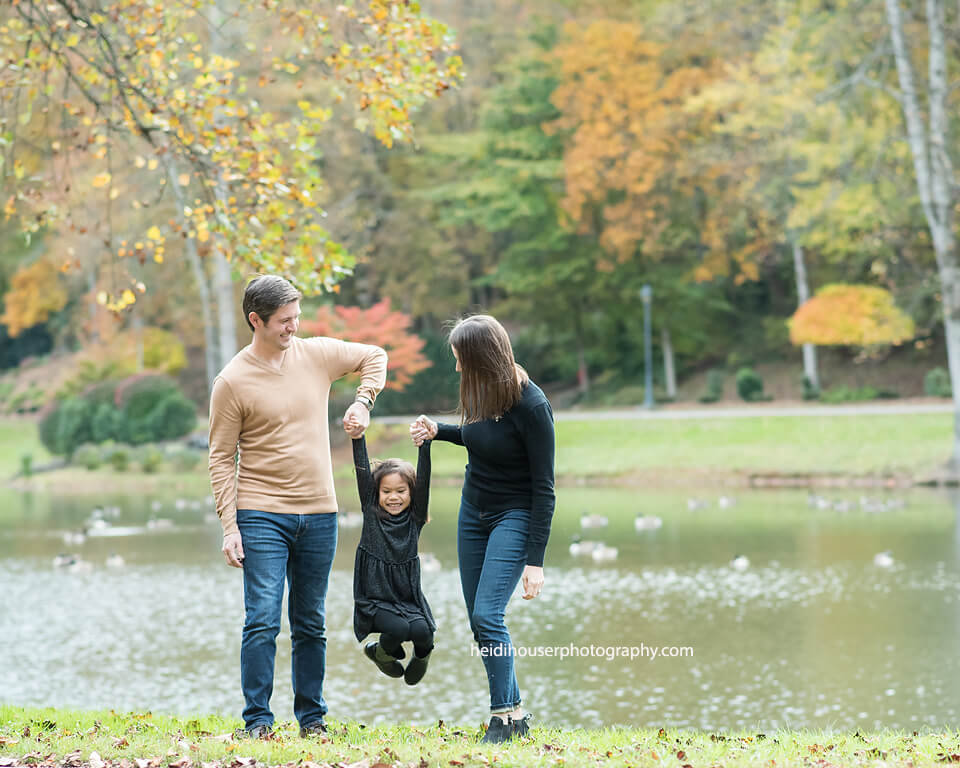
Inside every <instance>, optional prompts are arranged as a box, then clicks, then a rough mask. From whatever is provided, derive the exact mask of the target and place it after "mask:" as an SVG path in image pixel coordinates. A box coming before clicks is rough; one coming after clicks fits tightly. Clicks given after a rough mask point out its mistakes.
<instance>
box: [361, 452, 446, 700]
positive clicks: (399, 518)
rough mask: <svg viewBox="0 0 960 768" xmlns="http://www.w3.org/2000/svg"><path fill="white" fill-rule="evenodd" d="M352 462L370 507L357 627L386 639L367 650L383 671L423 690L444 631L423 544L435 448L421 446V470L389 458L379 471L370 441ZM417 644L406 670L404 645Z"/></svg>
mask: <svg viewBox="0 0 960 768" xmlns="http://www.w3.org/2000/svg"><path fill="white" fill-rule="evenodd" d="M353 463H354V466H355V468H356V470H357V489H358V490H359V492H360V507H361V509H362V510H363V532H362V533H361V534H360V543H359V544H358V545H357V558H356V561H355V563H354V570H353V599H354V611H353V630H354V633H355V634H356V636H357V640H358V641H359V642H363V640H364V638H365V637H366V636H367V635H369V634H370V633H371V632H379V633H380V641H379V642H373V643H368V644H367V645H366V646H365V647H364V649H363V652H364V653H365V654H366V655H367V657H368V658H369V659H370V660H371V661H372V662H373V663H374V664H376V665H377V666H378V667H379V668H380V671H381V672H383V673H384V674H385V675H389V676H390V677H402V678H403V679H404V680H405V681H406V682H407V684H408V685H416V684H417V683H419V682H420V680H422V679H423V676H424V675H425V674H426V672H427V662H428V661H429V659H430V652H431V651H432V650H433V633H434V631H435V630H436V628H437V625H436V623H435V622H434V620H433V614H432V613H431V612H430V606H429V605H428V604H427V600H426V598H425V597H424V596H423V591H422V590H421V588H420V559H419V557H418V556H417V542H418V540H419V538H420V531H421V529H422V528H423V526H424V524H425V523H426V522H427V520H428V517H427V503H428V501H429V494H430V443H429V442H424V443H423V444H422V445H421V446H420V453H419V457H418V459H417V469H416V470H414V469H413V467H412V466H411V465H410V463H409V462H406V461H403V460H402V459H387V460H386V461H383V462H381V463H379V464H378V465H377V466H376V467H375V468H374V469H373V471H371V470H370V461H369V459H368V458H367V443H366V440H365V439H364V438H363V437H360V438H359V439H356V440H354V441H353ZM407 640H412V641H413V658H411V659H410V662H409V663H408V664H407V668H406V669H404V668H403V665H401V664H400V661H399V660H400V659H402V658H404V656H405V655H406V654H405V652H404V650H403V647H402V646H401V643H403V642H404V641H407Z"/></svg>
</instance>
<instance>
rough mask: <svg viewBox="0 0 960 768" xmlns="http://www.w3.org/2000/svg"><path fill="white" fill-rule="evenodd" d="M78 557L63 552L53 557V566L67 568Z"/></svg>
mask: <svg viewBox="0 0 960 768" xmlns="http://www.w3.org/2000/svg"><path fill="white" fill-rule="evenodd" d="M76 559H77V556H76V555H68V554H66V553H65V552H61V553H60V554H59V555H57V556H56V557H55V558H53V567H54V568H66V567H67V566H68V565H70V563H72V562H73V561H74V560H76Z"/></svg>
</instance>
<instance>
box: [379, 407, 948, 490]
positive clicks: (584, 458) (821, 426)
mask: <svg viewBox="0 0 960 768" xmlns="http://www.w3.org/2000/svg"><path fill="white" fill-rule="evenodd" d="M952 429H953V423H952V419H951V417H950V416H949V415H948V414H911V415H896V414H884V415H880V416H876V415H836V416H833V415H831V416H817V415H810V416H792V415H791V416H768V415H762V414H758V415H756V416H750V417H745V418H729V419H717V418H710V417H709V412H707V411H705V412H704V418H703V419H696V420H695V419H676V420H670V419H658V420H655V421H645V420H639V419H638V420H630V419H619V420H618V419H606V420H600V419H598V420H596V421H560V422H558V423H557V474H558V475H560V476H567V477H601V478H609V477H617V476H621V477H622V476H628V475H631V474H634V473H636V474H640V475H644V476H648V477H650V478H656V477H657V476H658V475H663V476H667V475H673V474H677V473H679V474H682V475H688V474H691V473H702V472H706V473H715V474H720V475H722V474H725V473H749V472H784V473H791V472H823V473H848V474H869V473H876V472H896V473H905V474H914V473H920V472H925V471H927V470H929V469H932V468H933V467H935V466H936V465H937V464H940V463H942V462H944V461H946V459H947V458H948V457H949V454H950V449H951V444H950V440H951V434H952ZM371 453H372V454H373V455H375V456H378V457H386V456H408V457H409V456H411V455H412V447H411V445H410V441H409V439H408V438H407V436H406V428H404V427H389V428H385V429H384V430H383V432H382V433H381V436H380V438H379V439H378V440H376V441H375V442H373V444H372V445H371ZM465 463H466V452H465V451H464V449H463V448H460V447H458V446H453V445H450V444H448V443H438V444H436V445H435V447H434V457H433V470H434V474H435V475H437V476H455V475H456V476H459V475H461V474H462V472H463V466H464V464H465Z"/></svg>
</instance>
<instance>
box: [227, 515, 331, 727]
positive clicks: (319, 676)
mask: <svg viewBox="0 0 960 768" xmlns="http://www.w3.org/2000/svg"><path fill="white" fill-rule="evenodd" d="M237 526H238V527H239V528H240V537H241V540H242V542H243V555H244V559H243V603H244V607H245V618H244V624H243V640H242V642H241V644H240V684H241V687H242V688H243V697H244V701H245V707H244V709H243V722H244V724H245V726H246V727H247V728H248V729H249V728H252V727H254V726H256V725H273V712H271V711H270V696H271V694H272V693H273V671H274V662H275V660H276V653H277V634H279V632H280V614H281V611H282V607H283V583H284V580H286V582H287V584H288V585H289V590H290V596H289V606H288V608H289V617H290V635H291V640H292V651H293V665H292V666H293V712H294V714H295V715H296V718H297V721H298V722H299V723H300V725H301V726H304V727H305V726H308V725H311V724H313V723H315V722H317V721H320V720H322V719H323V716H324V715H325V714H326V713H327V704H326V702H325V701H324V700H323V674H324V666H325V663H326V656H327V637H326V631H325V630H326V627H325V626H324V615H325V614H324V601H325V600H326V597H327V583H328V581H329V578H330V569H331V567H332V566H333V555H334V552H335V551H336V549H337V516H336V515H334V514H314V515H290V514H277V513H273V512H261V511H258V510H252V509H241V510H238V511H237Z"/></svg>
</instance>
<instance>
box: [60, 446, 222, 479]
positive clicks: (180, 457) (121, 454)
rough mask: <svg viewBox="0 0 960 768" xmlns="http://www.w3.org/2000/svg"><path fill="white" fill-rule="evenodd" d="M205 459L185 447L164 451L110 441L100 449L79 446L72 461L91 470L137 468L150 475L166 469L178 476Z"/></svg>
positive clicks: (97, 447)
mask: <svg viewBox="0 0 960 768" xmlns="http://www.w3.org/2000/svg"><path fill="white" fill-rule="evenodd" d="M205 456H206V455H205V454H204V453H202V452H201V451H198V450H195V449H193V448H188V447H186V446H176V447H175V448H173V449H172V450H170V449H168V450H166V451H164V450H163V449H162V448H160V447H159V446H157V445H153V444H149V443H148V444H147V445H141V446H139V447H136V448H134V447H131V446H129V445H123V444H122V443H115V442H113V441H112V440H108V441H107V442H105V443H103V444H101V445H93V444H92V443H84V444H83V445H80V446H78V447H77V449H76V450H75V451H74V452H73V456H72V458H71V461H72V462H73V464H75V465H76V466H78V467H84V468H85V469H90V470H94V469H99V468H100V467H102V466H110V467H112V468H113V469H115V470H116V471H117V472H124V471H126V470H127V469H129V468H130V467H131V466H132V465H137V466H138V467H140V469H141V471H143V472H148V473H151V472H157V471H158V470H159V469H160V468H161V467H163V466H164V465H166V466H168V467H169V468H170V469H172V470H173V471H175V472H190V471H191V470H194V469H196V468H197V467H198V466H199V465H200V463H201V462H202V461H203V459H204V458H205Z"/></svg>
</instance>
